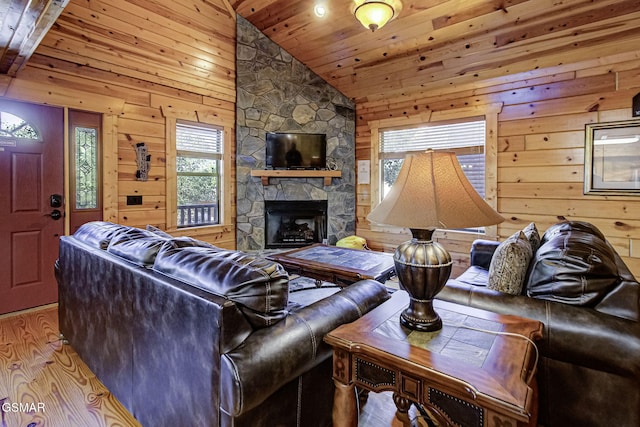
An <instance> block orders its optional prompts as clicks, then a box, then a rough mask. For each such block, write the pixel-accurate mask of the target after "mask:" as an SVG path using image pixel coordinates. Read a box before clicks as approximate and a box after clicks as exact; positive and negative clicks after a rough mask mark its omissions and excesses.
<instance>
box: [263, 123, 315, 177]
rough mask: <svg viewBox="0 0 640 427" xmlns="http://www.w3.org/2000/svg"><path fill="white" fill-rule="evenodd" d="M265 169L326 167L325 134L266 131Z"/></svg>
mask: <svg viewBox="0 0 640 427" xmlns="http://www.w3.org/2000/svg"><path fill="white" fill-rule="evenodd" d="M266 143H267V158H266V167H267V169H326V167H327V136H326V135H325V134H319V133H271V132H268V133H267V137H266Z"/></svg>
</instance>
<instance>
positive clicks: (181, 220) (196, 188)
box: [176, 121, 224, 228]
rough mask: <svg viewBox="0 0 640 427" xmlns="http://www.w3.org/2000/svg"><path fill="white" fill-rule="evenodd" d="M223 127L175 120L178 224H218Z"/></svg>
mask: <svg viewBox="0 0 640 427" xmlns="http://www.w3.org/2000/svg"><path fill="white" fill-rule="evenodd" d="M223 147H224V130H223V129H222V128H220V127H217V126H212V125H206V124H201V123H188V122H180V121H179V122H176V179H177V194H176V197H177V205H178V206H177V208H178V209H177V219H176V224H177V226H178V227H179V228H180V227H196V226H203V225H215V224H220V217H221V212H220V196H221V193H220V191H221V188H222V187H221V180H222V173H221V171H222V155H223V151H222V150H223Z"/></svg>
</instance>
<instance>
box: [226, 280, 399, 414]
mask: <svg viewBox="0 0 640 427" xmlns="http://www.w3.org/2000/svg"><path fill="white" fill-rule="evenodd" d="M388 297H389V294H388V292H387V289H386V288H385V287H384V286H383V285H382V284H381V283H379V282H376V281H374V280H361V281H359V282H356V283H354V284H352V285H350V286H348V287H346V288H344V289H342V290H341V291H339V292H337V293H335V294H333V295H331V296H329V297H327V298H325V299H322V300H320V301H318V302H316V303H314V304H311V305H309V306H307V307H303V308H300V309H298V310H294V311H292V312H291V313H289V315H288V316H287V317H286V318H285V319H283V320H282V321H280V322H278V323H277V324H275V325H273V326H271V327H268V328H264V329H260V330H257V331H255V332H254V333H253V334H252V335H251V336H250V337H249V338H247V339H246V340H245V341H244V343H243V344H242V345H240V346H239V347H237V348H235V349H233V350H232V351H230V352H228V353H227V354H225V355H223V357H222V362H221V365H222V366H221V373H220V396H221V402H220V409H221V410H222V411H224V412H226V413H228V414H229V415H231V416H238V415H240V414H242V413H244V412H246V411H249V410H250V409H252V408H254V407H256V406H257V405H259V404H260V403H261V402H263V401H264V399H265V398H267V397H268V396H269V395H271V394H272V393H273V392H274V391H275V390H277V389H278V388H280V387H281V386H283V385H284V384H286V383H288V382H289V381H291V380H293V379H295V378H296V377H298V376H300V375H301V374H302V373H304V372H306V371H308V370H309V369H311V368H312V367H314V366H316V365H318V364H320V363H321V362H322V361H324V360H326V359H327V358H328V357H330V355H331V347H329V346H328V345H327V344H325V343H324V341H323V338H324V336H325V335H326V334H327V333H328V332H330V331H332V330H333V329H335V328H336V327H338V326H339V325H341V324H344V323H349V322H352V321H354V320H356V319H358V318H359V317H361V316H362V315H364V314H365V313H367V312H368V311H369V310H371V309H373V308H374V307H376V306H378V305H379V304H381V303H382V302H383V301H385V300H386V299H388Z"/></svg>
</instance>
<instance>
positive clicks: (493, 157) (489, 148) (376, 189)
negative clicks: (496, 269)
mask: <svg viewBox="0 0 640 427" xmlns="http://www.w3.org/2000/svg"><path fill="white" fill-rule="evenodd" d="M501 110H502V103H494V104H485V105H479V106H476V107H469V108H461V109H452V110H446V111H426V112H424V113H421V114H415V115H412V116H403V117H398V118H388V119H381V120H372V121H370V122H369V128H370V129H371V144H370V148H371V151H370V158H371V165H372V167H371V179H370V182H371V184H370V185H371V201H370V211H371V210H373V209H374V208H375V207H376V206H377V205H378V204H379V203H380V200H381V194H382V171H381V170H380V160H381V159H380V157H381V156H380V132H381V131H382V130H385V129H402V128H410V127H419V126H424V125H426V124H434V123H443V124H444V123H447V122H449V123H451V122H460V121H467V120H468V121H471V120H474V119H484V120H485V148H484V155H485V201H486V202H487V204H488V205H489V206H491V207H492V208H494V209H495V210H497V203H498V161H497V158H498V114H499V113H500V111H501ZM370 228H371V230H372V231H379V232H390V233H394V234H398V233H401V232H402V228H399V227H392V226H387V225H381V224H373V223H370ZM457 233H461V234H465V235H467V234H471V233H472V234H477V233H476V232H471V231H463V230H449V229H442V230H440V229H438V230H436V235H435V236H436V238H446V236H448V235H453V234H457ZM497 237H498V226H497V225H491V226H487V227H484V234H483V238H487V239H497Z"/></svg>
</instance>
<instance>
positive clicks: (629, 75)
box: [356, 52, 640, 276]
mask: <svg viewBox="0 0 640 427" xmlns="http://www.w3.org/2000/svg"><path fill="white" fill-rule="evenodd" d="M637 54H638V52H633V53H629V54H627V55H617V56H612V57H605V58H594V59H593V61H586V62H582V63H578V64H573V65H570V66H568V65H565V66H558V67H556V68H554V69H550V70H549V69H547V70H535V71H531V72H529V73H523V74H517V75H512V76H509V77H508V78H503V79H495V80H489V81H485V82H482V83H481V84H479V85H473V86H466V87H460V86H458V87H452V88H446V89H443V90H441V91H440V92H438V93H420V94H407V95H404V96H402V97H398V98H395V99H387V100H385V101H384V102H370V103H358V104H357V109H356V112H357V131H356V158H357V159H358V160H363V159H369V158H370V141H371V137H370V129H369V126H368V122H369V121H373V120H381V119H385V118H389V117H402V116H413V115H415V114H419V113H424V112H425V111H434V112H436V111H445V110H448V109H456V108H458V109H459V108H465V107H469V106H478V105H482V104H489V103H503V108H502V111H501V113H500V114H499V115H498V153H497V156H498V204H497V206H498V211H499V212H500V213H501V214H502V215H503V216H504V217H505V218H506V221H505V222H503V223H502V224H500V225H499V226H498V238H499V239H500V240H502V239H504V238H506V237H508V236H509V235H511V234H512V233H513V232H515V231H517V230H518V229H520V228H523V227H524V226H526V225H527V224H528V223H529V222H531V221H534V222H535V223H536V224H537V226H538V229H539V230H540V232H541V233H542V232H544V231H545V230H546V229H547V228H548V227H549V226H550V225H552V224H554V223H556V222H558V221H559V220H563V219H568V220H582V221H588V222H591V223H593V224H595V225H596V226H597V227H598V228H600V230H602V232H603V233H604V234H605V235H606V236H607V238H608V239H609V241H610V242H611V243H612V244H613V245H614V247H615V249H616V250H617V251H618V253H619V254H620V255H621V256H622V257H623V259H624V260H625V262H626V263H627V265H628V266H629V268H630V269H631V270H632V272H633V273H634V274H635V275H636V276H640V251H638V250H637V249H634V247H635V248H637V247H638V245H640V196H601V195H598V196H595V195H584V194H583V178H584V141H585V130H584V127H585V124H587V123H598V122H610V121H618V120H627V119H631V118H632V110H631V104H632V98H633V96H634V95H636V94H637V93H638V92H640V69H639V66H640V61H638V60H636V59H635V57H637ZM637 154H640V153H636V155H637ZM372 167H374V165H372ZM357 191H358V210H357V212H358V218H357V219H358V225H357V227H358V228H357V233H358V234H359V235H361V236H363V237H365V238H367V240H368V241H369V246H371V247H372V248H374V249H382V250H386V251H392V250H393V248H394V247H395V246H396V245H397V244H399V243H400V242H402V241H404V240H406V238H407V237H408V235H406V234H401V233H395V234H394V233H381V232H377V231H375V230H372V228H371V227H370V225H369V223H368V221H367V220H366V215H367V214H368V213H369V211H370V207H371V196H370V194H371V187H370V185H358V187H357ZM476 237H478V236H476V235H467V236H464V235H463V236H461V235H459V234H457V233H449V235H447V234H446V233H445V234H444V235H442V236H441V240H446V242H445V243H444V244H445V246H446V247H447V248H448V249H449V250H450V251H451V252H452V256H453V258H454V260H455V266H456V267H455V269H454V273H453V274H454V275H455V274H456V273H459V272H460V271H461V270H463V269H464V268H466V266H467V265H468V259H469V257H468V252H469V248H470V243H471V241H472V240H473V239H474V238H476Z"/></svg>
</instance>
